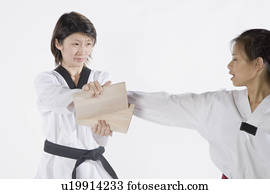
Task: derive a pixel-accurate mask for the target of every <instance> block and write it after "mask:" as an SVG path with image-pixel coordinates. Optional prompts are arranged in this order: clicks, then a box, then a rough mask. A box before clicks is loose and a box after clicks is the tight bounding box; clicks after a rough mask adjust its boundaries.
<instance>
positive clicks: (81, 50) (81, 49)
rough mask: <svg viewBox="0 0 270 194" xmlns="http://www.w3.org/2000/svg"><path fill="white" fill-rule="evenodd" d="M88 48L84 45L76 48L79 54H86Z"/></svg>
mask: <svg viewBox="0 0 270 194" xmlns="http://www.w3.org/2000/svg"><path fill="white" fill-rule="evenodd" d="M88 52H89V49H88V48H87V47H85V46H80V48H79V50H78V54H79V55H88Z"/></svg>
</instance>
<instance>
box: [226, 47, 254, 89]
mask: <svg viewBox="0 0 270 194" xmlns="http://www.w3.org/2000/svg"><path fill="white" fill-rule="evenodd" d="M255 63H256V62H255V60H253V61H250V60H249V59H248V57H247V55H246V53H245V52H244V50H243V48H242V46H241V45H239V44H237V43H235V44H234V46H233V52H232V61H231V62H230V63H229V64H228V69H229V70H230V72H229V73H230V74H231V75H232V78H231V80H232V82H233V85H234V86H247V85H248V84H249V83H251V82H252V81H253V80H254V79H255V78H256V75H257V73H256V65H255Z"/></svg>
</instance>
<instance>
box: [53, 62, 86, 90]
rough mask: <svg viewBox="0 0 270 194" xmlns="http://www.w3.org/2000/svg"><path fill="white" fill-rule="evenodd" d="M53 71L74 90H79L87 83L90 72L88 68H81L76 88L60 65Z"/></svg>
mask: <svg viewBox="0 0 270 194" xmlns="http://www.w3.org/2000/svg"><path fill="white" fill-rule="evenodd" d="M55 71H56V72H58V73H59V74H60V75H61V76H62V77H63V78H64V80H65V81H66V82H67V84H68V86H69V88H70V89H75V88H80V89H81V88H82V87H83V85H84V84H86V83H87V81H88V78H89V75H90V72H91V70H90V69H89V68H88V67H86V66H83V68H82V71H81V73H80V79H79V81H78V84H77V86H76V85H75V83H74V82H73V80H72V78H71V76H70V74H69V72H68V71H67V70H66V69H65V68H64V67H63V66H62V65H59V66H58V67H57V68H55Z"/></svg>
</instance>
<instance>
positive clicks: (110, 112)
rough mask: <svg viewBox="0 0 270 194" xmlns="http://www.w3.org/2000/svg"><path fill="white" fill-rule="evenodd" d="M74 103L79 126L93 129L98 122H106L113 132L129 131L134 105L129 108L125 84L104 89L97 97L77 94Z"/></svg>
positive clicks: (74, 95)
mask: <svg viewBox="0 0 270 194" xmlns="http://www.w3.org/2000/svg"><path fill="white" fill-rule="evenodd" d="M73 102H74V106H75V110H76V120H77V123H78V124H80V125H87V126H91V127H93V126H94V125H95V124H97V123H98V120H105V121H106V122H107V123H108V124H109V125H110V128H111V130H113V131H118V132H122V133H126V132H127V131H128V128H129V124H130V121H131V118H132V115H133V110H134V105H132V104H131V105H130V106H128V100H127V93H126V87H125V83H124V82H121V83H116V84H112V85H110V86H107V87H104V88H103V93H102V94H101V95H99V96H97V97H92V96H91V95H90V92H87V91H82V92H78V93H75V94H73Z"/></svg>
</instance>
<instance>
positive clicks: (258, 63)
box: [255, 57, 265, 71]
mask: <svg viewBox="0 0 270 194" xmlns="http://www.w3.org/2000/svg"><path fill="white" fill-rule="evenodd" d="M255 60H256V61H255V62H256V69H257V70H258V71H261V70H263V69H264V67H265V64H264V63H263V58H262V57H257V58H256V59H255Z"/></svg>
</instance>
